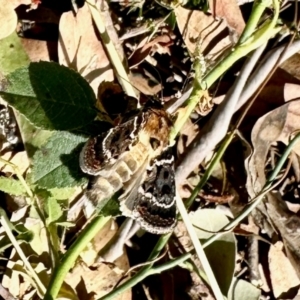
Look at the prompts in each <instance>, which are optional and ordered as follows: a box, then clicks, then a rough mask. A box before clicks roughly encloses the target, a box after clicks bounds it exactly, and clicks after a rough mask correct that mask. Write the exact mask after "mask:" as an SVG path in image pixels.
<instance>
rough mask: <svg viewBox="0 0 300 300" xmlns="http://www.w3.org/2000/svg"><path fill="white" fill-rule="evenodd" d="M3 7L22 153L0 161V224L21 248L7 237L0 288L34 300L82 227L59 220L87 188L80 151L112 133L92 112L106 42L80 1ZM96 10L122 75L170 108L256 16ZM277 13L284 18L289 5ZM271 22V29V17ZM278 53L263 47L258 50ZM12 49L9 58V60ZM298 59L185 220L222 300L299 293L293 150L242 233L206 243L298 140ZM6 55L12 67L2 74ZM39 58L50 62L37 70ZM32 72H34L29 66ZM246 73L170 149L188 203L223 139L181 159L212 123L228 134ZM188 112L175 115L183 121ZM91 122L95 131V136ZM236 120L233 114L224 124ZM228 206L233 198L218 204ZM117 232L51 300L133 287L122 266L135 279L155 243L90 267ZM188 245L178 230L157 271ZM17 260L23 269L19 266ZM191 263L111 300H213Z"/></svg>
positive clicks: (97, 240) (105, 70)
mask: <svg viewBox="0 0 300 300" xmlns="http://www.w3.org/2000/svg"><path fill="white" fill-rule="evenodd" d="M4 2H5V3H6V2H9V1H4ZM9 5H10V4H8V3H7V6H6V7H7V9H8V10H9V11H8V13H7V14H4V15H3V16H2V17H1V18H2V19H1V20H2V21H3V22H2V23H3V24H5V26H6V27H5V28H4V27H3V28H2V29H3V30H1V33H2V34H3V37H2V40H0V45H2V47H0V49H1V48H2V51H3V55H2V53H1V59H0V71H1V73H2V75H3V76H5V79H4V80H3V81H2V82H1V97H2V98H3V99H4V100H5V101H7V103H8V104H9V105H11V106H12V107H13V108H14V109H15V116H16V120H17V123H18V126H19V131H20V133H19V134H20V139H19V140H20V142H19V144H18V145H17V146H15V145H9V146H8V147H7V148H4V149H2V150H1V151H2V153H1V158H2V160H1V177H0V190H1V191H2V192H3V193H2V197H3V203H5V201H6V206H4V205H3V206H4V207H5V209H6V213H5V212H3V213H2V214H1V218H0V221H1V223H2V225H3V227H4V224H8V225H9V226H8V228H10V230H11V231H12V232H13V233H14V236H15V237H16V242H17V243H19V245H20V246H21V248H20V249H21V250H19V249H18V248H17V247H16V246H15V244H14V243H15V242H14V241H13V240H10V239H8V237H9V236H10V235H9V234H8V233H7V232H6V231H5V230H2V231H1V233H0V244H1V247H2V248H1V249H2V257H3V262H5V263H4V264H3V266H4V267H5V268H6V269H5V275H4V276H3V277H2V280H1V284H2V285H3V287H4V288H6V291H7V293H8V294H9V295H10V296H13V297H15V298H18V299H43V298H44V296H45V295H44V294H45V289H47V288H49V287H50V286H51V284H50V285H49V282H50V280H53V274H54V272H53V270H54V269H57V267H58V266H59V265H60V263H61V262H62V261H63V260H64V259H66V257H67V255H68V253H69V252H68V251H69V249H70V248H72V244H73V243H74V241H75V240H76V238H77V236H78V232H79V231H81V229H82V228H83V227H84V226H85V223H86V220H85V219H84V217H83V216H82V215H80V207H79V212H78V213H79V215H80V216H79V217H78V219H77V220H76V222H75V223H74V221H70V220H68V219H67V215H68V214H67V211H68V210H69V205H70V204H69V203H71V202H72V203H75V205H76V203H77V202H78V203H80V200H81V199H80V198H81V197H82V194H83V191H84V189H85V188H86V182H87V178H85V177H84V175H83V174H81V172H80V171H79V162H78V155H79V152H80V149H81V147H82V144H83V142H84V141H85V140H86V139H87V137H88V136H89V135H93V134H95V130H98V132H99V133H100V132H101V130H102V131H105V130H107V125H104V122H106V121H107V120H109V118H106V117H101V114H100V112H99V111H98V109H99V106H98V105H97V108H98V109H96V108H95V107H94V106H95V105H96V101H97V102H98V101H99V103H101V99H100V100H99V99H98V100H96V99H97V97H98V96H99V95H98V91H99V84H100V83H101V82H103V81H113V80H114V79H115V77H114V72H113V69H114V67H115V65H114V62H112V61H111V60H110V59H109V58H108V57H109V55H107V54H108V53H107V52H106V50H105V47H104V44H103V41H102V43H101V39H100V37H99V33H98V32H97V29H96V27H97V26H96V25H97V24H96V22H95V20H93V18H92V15H91V13H90V9H89V7H88V5H87V3H85V4H84V5H83V3H82V5H80V6H77V4H75V3H73V2H72V4H71V3H70V4H66V3H65V4H61V3H56V2H53V3H52V4H46V3H43V2H39V1H32V3H31V4H28V3H26V5H27V6H24V5H23V6H22V2H17V3H16V4H13V6H11V7H9ZM97 5H98V8H99V9H100V11H101V16H102V18H103V20H104V21H105V24H106V29H107V32H108V35H109V37H110V39H111V40H112V41H113V42H114V44H115V47H116V49H117V52H118V55H119V56H120V58H121V59H122V60H123V62H124V66H125V69H126V70H127V72H130V73H131V75H130V78H133V79H132V83H133V84H134V83H135V82H136V83H138V82H139V84H140V86H142V91H143V92H145V94H147V95H156V96H158V97H161V96H162V97H163V99H164V100H165V101H166V105H172V103H173V102H174V103H176V102H177V101H178V102H180V98H181V97H182V98H183V97H187V98H188V93H190V91H191V90H192V86H193V80H195V79H194V78H195V76H197V75H195V73H196V74H197V72H196V71H195V69H194V68H195V67H194V65H193V61H194V60H195V59H197V58H199V49H200V53H202V54H203V55H204V59H203V61H204V62H203V72H206V73H209V72H210V70H213V69H214V67H215V63H216V62H217V61H222V60H223V59H224V58H225V57H226V55H228V53H230V51H232V50H230V49H231V47H232V46H233V45H234V44H236V43H237V45H239V43H241V44H242V45H243V43H242V42H240V40H239V39H240V37H241V36H242V37H243V30H244V29H245V28H246V29H247V26H246V27H245V23H246V24H247V22H248V21H249V19H248V17H245V16H249V14H250V12H251V5H250V4H247V5H241V6H237V4H236V2H234V1H221V2H216V3H210V10H208V11H201V10H197V9H196V8H195V7H194V6H193V5H194V4H191V3H185V4H183V5H182V6H181V5H180V4H179V3H168V4H165V3H160V2H149V3H140V4H136V3H131V2H130V1H129V2H128V1H126V2H112V3H110V7H108V5H107V4H106V3H104V6H101V5H99V3H98V4H97ZM268 5H269V6H270V4H268ZM13 7H15V8H16V9H15V10H13ZM199 7H203V8H205V7H207V3H203V2H202V3H199ZM286 9H287V10H288V11H289V12H290V15H293V12H294V7H293V6H291V7H289V8H286ZM268 14H269V15H268V16H269V17H270V10H269V11H268ZM14 16H17V20H18V27H17V24H16V22H15V19H14V18H15V17H14ZM265 16H267V14H266V15H265ZM4 18H8V21H5V19H4ZM281 21H282V22H283V23H286V24H288V22H291V21H292V20H289V18H288V17H286V15H284V14H282V16H281ZM15 30H17V32H18V36H16V34H15ZM45 41H46V42H45ZM284 42H285V41H283V42H279V43H278V42H277V43H278V44H277V45H275V46H282V45H284ZM11 45H13V47H10V46H11ZM295 45H296V46H297V41H296V42H294V45H293V46H295ZM275 46H274V45H272V44H271V43H270V44H269V48H268V49H267V50H266V51H269V50H270V49H271V47H275ZM296 46H295V47H296ZM9 47H10V48H11V49H12V50H11V54H10V55H11V57H9V56H7V53H6V54H4V53H5V52H4V50H5V51H6V52H7V49H9ZM237 47H238V46H237ZM291 49H293V48H292V47H291ZM0 51H1V50H0ZM266 51H265V52H264V53H266ZM268 53H269V52H268ZM27 55H28V57H29V59H28V57H26V56H27ZM290 55H291V54H290ZM297 55H298V54H295V55H294V56H292V57H291V58H290V59H289V60H286V61H285V62H284V64H282V65H281V66H280V67H281V68H279V69H277V71H276V72H275V73H274V75H273V77H272V78H271V79H270V80H269V82H268V83H267V85H266V86H265V87H264V88H263V89H262V91H261V93H260V95H259V97H258V99H257V100H256V101H255V102H254V104H253V106H252V108H251V109H250V111H249V112H248V113H247V114H246V117H245V118H244V122H243V123H242V124H241V126H240V128H239V134H238V135H236V137H235V139H234V140H233V141H232V143H231V145H230V147H229V148H228V150H227V151H226V152H225V155H224V158H223V159H222V160H221V162H220V163H219V164H217V166H216V169H215V170H214V172H212V174H211V177H210V178H209V179H208V181H207V182H206V185H204V186H203V187H202V188H201V190H200V191H198V192H197V194H196V198H195V200H196V201H194V202H193V203H192V206H191V207H190V208H189V212H190V220H191V221H192V224H193V225H194V227H195V230H196V232H197V233H198V238H199V239H200V241H201V242H202V243H204V246H205V247H206V248H205V252H206V256H207V259H208V261H209V263H210V265H211V268H212V271H213V274H214V276H215V278H216V281H217V283H218V289H219V290H220V291H221V293H222V294H223V295H224V296H226V297H227V298H228V299H296V298H297V295H299V293H298V289H299V286H300V283H299V276H300V270H299V253H298V252H299V251H298V249H299V238H298V236H299V230H300V229H299V228H300V222H299V218H298V211H299V180H300V172H299V170H300V168H299V165H300V164H299V151H300V150H299V146H298V145H299V144H298V145H296V146H295V147H294V148H293V152H292V154H291V157H290V163H289V164H288V163H286V164H285V165H284V166H283V168H282V170H281V172H280V173H279V177H278V178H277V180H281V182H279V185H277V186H275V187H274V189H272V191H269V193H267V195H266V196H265V198H264V199H263V200H262V201H261V202H260V204H259V205H258V206H257V208H256V209H254V210H253V211H252V214H251V216H248V217H246V216H245V218H244V220H243V221H242V223H241V224H240V227H241V228H244V229H245V228H246V231H245V230H244V231H241V230H238V229H235V230H234V231H233V232H223V234H221V235H220V236H218V238H216V240H214V241H212V242H210V239H212V238H213V239H214V237H215V236H217V232H219V234H220V233H222V228H223V227H224V226H226V224H230V223H228V222H230V221H231V220H232V219H234V218H235V217H237V215H238V214H239V213H240V212H241V211H242V210H243V209H244V208H245V207H246V206H247V203H248V202H249V201H250V199H253V198H255V197H256V196H257V194H258V193H260V192H261V190H262V188H263V186H264V185H265V183H266V180H267V179H266V178H267V177H268V174H270V172H271V171H272V170H273V169H274V168H275V167H276V164H277V163H278V160H279V158H280V157H281V155H282V153H283V151H284V148H285V147H286V146H288V145H289V143H290V140H291V138H293V137H294V136H295V134H296V133H297V132H298V131H299V122H298V119H299V117H298V116H299V100H298V99H299V79H298V77H299V76H298V73H297V67H298V59H297ZM14 57H16V60H15V61H14V62H10V60H14ZM267 58H268V57H267ZM40 60H43V61H48V62H40V63H38V61H40ZM29 61H30V62H36V63H35V64H33V63H31V64H30V65H28V64H29ZM49 61H56V62H58V63H59V65H64V66H66V67H67V68H62V67H60V66H59V65H58V64H54V63H50V62H49ZM264 64H265V65H266V64H267V62H266V61H265V62H264ZM241 67H242V61H241V60H239V61H238V62H236V63H235V64H234V65H233V66H232V67H231V66H228V67H227V69H226V73H225V74H224V75H223V74H220V77H219V80H218V82H216V83H215V84H214V85H213V86H211V87H210V89H209V93H210V97H212V99H211V100H208V99H209V98H206V99H207V100H205V99H204V100H203V99H200V98H199V99H198V101H199V103H200V101H204V102H201V105H199V106H198V107H197V108H196V109H195V110H194V111H193V112H192V113H191V114H190V115H189V119H188V122H186V124H185V126H184V127H183V128H181V130H180V134H179V143H178V144H177V145H176V146H175V147H174V148H175V149H176V152H177V153H176V154H177V155H176V161H177V165H178V166H180V163H181V161H182V160H183V159H185V161H187V162H188V163H189V170H190V171H189V172H188V173H191V174H189V176H188V178H187V179H188V180H186V178H185V176H184V178H183V180H182V182H178V191H179V193H180V194H181V195H182V196H183V197H184V198H189V197H190V195H191V193H192V192H193V189H194V188H195V186H197V184H198V181H199V180H200V179H201V178H202V176H203V174H204V172H205V171H207V170H208V168H209V164H210V162H211V160H212V159H213V157H214V153H217V152H218V151H219V145H218V144H219V141H220V140H221V139H222V138H223V137H221V139H219V140H218V142H214V143H215V144H211V145H210V146H209V147H208V146H206V147H207V149H208V150H209V151H207V153H206V152H205V155H203V159H202V162H201V163H195V161H191V159H190V158H189V151H190V149H191V147H193V145H196V143H197V139H199V136H201V134H203V132H205V130H207V128H212V127H207V124H208V123H209V122H215V123H217V124H220V125H218V126H221V127H222V126H223V127H224V128H223V129H225V127H227V126H228V125H229V122H228V125H227V124H225V123H222V122H219V123H218V122H217V121H218V119H219V120H222V119H224V120H225V119H226V118H230V119H231V118H232V116H233V113H234V111H235V109H234V108H232V109H231V111H230V115H229V116H228V115H226V101H227V100H226V97H225V98H224V95H225V94H228V91H229V89H230V87H231V86H232V83H233V81H234V80H235V79H236V77H237V74H240V76H242V75H241V74H243V73H242V72H241ZM39 68H40V69H39ZM261 68H262V67H261ZM129 70H130V71H129ZM74 71H76V73H75V72H74ZM78 74H80V75H81V76H82V77H81V76H79V75H78ZM252 74H255V72H254V73H252ZM221 75H222V76H221ZM83 78H84V79H83ZM196 79H197V78H196ZM247 79H248V78H247ZM87 82H88V83H89V85H88V84H87ZM249 83H250V81H248V82H247V84H249ZM253 92H254V90H253ZM242 97H243V94H241V98H242ZM140 98H141V103H145V102H146V101H147V98H146V97H144V96H143V95H141V96H140ZM112 99H113V98H112ZM217 99H222V100H221V102H220V100H217ZM205 101H211V102H205ZM210 103H214V105H215V106H218V105H219V106H220V107H221V108H222V110H223V111H221V113H219V114H215V113H214V112H215V111H217V110H218V109H217V108H213V105H211V104H210ZM237 106H238V105H237ZM203 107H209V109H208V111H207V113H206V114H202V109H203ZM238 107H240V106H238ZM238 107H237V108H238ZM185 111H186V110H185V109H182V110H181V113H184V112H185ZM240 113H241V110H238V114H240ZM97 114H98V121H99V120H100V123H99V124H98V125H99V126H98V127H95V126H94V120H95V118H96V116H97ZM99 116H100V117H99ZM212 118H213V119H212ZM230 119H229V120H230ZM235 119H236V116H233V119H232V120H233V121H234V120H235ZM174 120H175V121H176V113H175V114H174ZM222 124H223V125H222ZM232 124H234V122H233V123H232ZM1 126H2V125H1ZM104 128H105V129H104ZM230 128H231V127H229V131H230ZM216 129H217V128H216ZM220 129H221V128H220V127H219V131H221V130H220ZM6 130H9V128H7V129H6ZM216 131H218V130H216ZM222 132H223V131H222ZM216 140H217V139H216ZM200 141H201V140H200ZM246 148H247V149H248V150H247V151H246ZM249 149H251V150H252V153H251V154H249ZM188 158H189V159H188ZM22 178H25V182H23V181H22ZM212 199H219V200H220V201H219V202H216V201H211V200H212ZM224 199H228V200H227V201H221V200H224ZM209 200H210V201H209ZM105 209H106V214H108V215H113V216H115V215H116V214H117V212H116V210H113V209H112V208H109V207H107V208H105ZM6 215H7V216H8V217H9V219H7V218H6ZM119 221H120V218H118V219H117V222H115V221H112V220H111V221H108V222H107V223H106V225H105V226H104V227H103V228H102V230H101V231H99V232H98V233H97V235H96V236H95V237H94V239H93V240H92V242H91V243H89V244H87V245H86V249H85V250H84V251H82V253H81V257H80V258H78V259H77V260H76V263H75V264H74V265H73V266H72V269H71V270H70V272H69V273H68V274H67V276H66V278H65V282H64V283H63V284H62V286H61V288H60V292H59V294H58V299H99V298H101V297H102V298H101V299H106V298H105V295H106V294H108V293H110V292H113V291H114V290H116V287H117V286H121V287H122V284H123V282H124V281H125V280H130V279H129V278H130V276H131V277H132V278H134V276H137V275H138V274H139V269H135V270H132V271H131V272H130V274H131V275H130V276H129V277H128V276H127V275H126V276H125V274H126V272H127V271H128V270H129V268H130V266H134V265H140V268H141V266H142V265H143V264H145V262H146V261H147V257H148V256H149V255H150V252H151V250H152V249H153V248H154V246H155V243H156V242H157V240H158V237H156V236H152V235H150V234H149V233H146V234H145V233H144V234H143V235H142V236H139V237H137V236H135V237H133V238H132V240H131V241H129V239H126V243H127V244H129V243H130V244H131V247H130V248H127V250H126V251H125V250H124V253H123V255H122V256H121V257H120V258H118V259H117V260H116V261H115V262H114V263H113V264H105V263H104V262H101V261H99V251H100V250H101V249H102V248H103V247H104V246H105V244H107V243H108V241H109V240H111V239H112V237H113V236H114V235H115V233H116V232H117V227H118V226H119V224H120V222H119ZM222 222H223V223H222ZM5 228H6V227H5ZM247 230H248V231H247ZM241 232H243V234H241ZM200 233H202V234H200ZM249 233H250V234H249ZM209 243H210V244H209ZM122 247H123V246H122ZM193 247H194V246H193V244H192V243H191V241H190V239H189V237H188V233H187V231H186V228H185V225H184V224H183V223H182V221H179V222H178V226H177V228H176V229H175V231H174V234H173V237H172V239H171V240H170V241H169V246H168V248H167V250H166V252H165V254H164V255H163V254H162V255H161V257H160V256H159V259H158V261H157V262H156V265H155V266H160V265H162V264H163V263H168V262H170V261H172V258H173V260H174V259H176V258H178V257H181V256H182V255H187V253H188V252H189V251H191V250H192V249H193ZM20 251H21V252H23V253H24V254H25V258H26V261H27V263H29V264H30V265H31V267H32V271H31V270H30V269H28V267H27V266H28V265H26V267H25V264H26V262H25V264H24V260H22V259H21V260H20V257H22V256H21V254H20ZM190 258H191V259H190V260H189V261H184V262H181V263H178V264H177V266H176V268H171V269H169V270H168V272H163V273H160V272H159V273H158V274H156V275H155V276H152V277H149V278H147V279H146V280H144V281H143V282H142V283H141V282H140V283H139V284H137V285H135V286H133V287H132V290H127V291H125V292H123V294H121V295H120V296H116V299H131V298H132V297H141V296H140V295H141V294H143V297H144V298H149V299H152V298H157V299H163V298H165V296H166V295H170V294H172V295H173V297H172V298H174V299H199V298H200V297H201V299H202V298H203V299H214V298H215V297H216V298H218V296H216V293H215V291H216V289H215V287H213V285H212V284H211V282H210V279H207V277H206V276H205V274H203V270H202V265H203V262H202V261H201V259H200V260H199V257H197V256H196V255H195V254H193V255H192V256H191V257H190ZM170 259H171V260H170ZM148 263H149V262H148ZM150 269H151V268H150ZM254 271H255V272H256V273H255V272H254ZM32 272H34V273H36V275H37V277H34V276H32ZM254 273H255V275H253V274H254ZM283 274H284V280H283V278H282V277H283ZM123 276H124V278H123ZM37 278H38V279H39V280H37ZM16 287H18V288H16ZM214 294H215V296H214ZM137 295H138V296H137ZM48 296H49V295H48ZM46 297H47V296H46ZM55 297H56V296H55ZM5 299H9V298H8V297H7V296H6V298H5ZM44 299H49V298H44ZM139 299H141V298H139Z"/></svg>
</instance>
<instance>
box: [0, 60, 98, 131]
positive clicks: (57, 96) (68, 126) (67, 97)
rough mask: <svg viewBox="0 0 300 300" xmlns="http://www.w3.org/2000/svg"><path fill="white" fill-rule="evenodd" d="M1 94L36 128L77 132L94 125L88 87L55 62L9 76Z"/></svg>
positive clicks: (79, 78)
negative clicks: (4, 89) (81, 128)
mask: <svg viewBox="0 0 300 300" xmlns="http://www.w3.org/2000/svg"><path fill="white" fill-rule="evenodd" d="M7 80H8V87H7V89H6V91H5V92H1V93H0V95H1V96H2V97H3V98H4V99H5V100H6V101H7V102H8V103H9V104H10V105H11V106H13V107H14V108H15V109H17V110H18V111H19V112H20V113H21V114H23V115H24V116H25V117H26V118H27V119H28V120H29V121H30V122H32V123H33V124H34V125H35V126H36V127H40V128H42V129H46V130H74V129H77V128H80V127H83V126H85V125H87V124H89V123H91V122H92V121H93V120H94V119H95V117H96V115H97V111H96V109H95V107H94V105H95V102H96V99H95V95H94V92H93V90H92V88H91V87H90V86H89V84H88V83H87V82H86V81H85V80H84V79H83V78H82V77H81V76H80V75H79V74H78V73H76V72H75V71H73V70H71V69H68V68H66V67H64V66H60V65H58V64H56V63H50V62H38V63H31V64H30V65H29V67H25V68H20V69H18V70H16V71H14V72H13V73H11V74H9V75H8V77H7Z"/></svg>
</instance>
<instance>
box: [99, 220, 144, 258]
mask: <svg viewBox="0 0 300 300" xmlns="http://www.w3.org/2000/svg"><path fill="white" fill-rule="evenodd" d="M139 229H140V226H139V225H138V223H137V222H135V221H134V220H133V219H131V218H126V220H125V221H124V222H123V224H122V225H121V227H120V228H119V230H118V232H117V233H116V234H115V235H114V236H113V238H112V239H111V240H110V241H109V242H108V243H107V244H106V245H105V247H104V248H103V249H101V251H100V252H99V256H98V259H97V263H99V262H103V261H105V262H110V263H112V262H114V261H115V260H116V259H117V258H119V257H120V256H121V255H122V254H123V252H124V246H125V244H127V243H128V242H129V240H130V239H131V238H132V236H133V235H135V234H136V232H137V231H138V230H139Z"/></svg>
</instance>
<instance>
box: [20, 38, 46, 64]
mask: <svg viewBox="0 0 300 300" xmlns="http://www.w3.org/2000/svg"><path fill="white" fill-rule="evenodd" d="M20 41H21V44H22V46H23V49H24V50H25V52H26V53H27V55H28V57H29V59H30V61H32V62H38V61H40V60H43V61H49V60H50V57H49V48H48V47H49V43H51V42H49V41H40V40H32V39H20Z"/></svg>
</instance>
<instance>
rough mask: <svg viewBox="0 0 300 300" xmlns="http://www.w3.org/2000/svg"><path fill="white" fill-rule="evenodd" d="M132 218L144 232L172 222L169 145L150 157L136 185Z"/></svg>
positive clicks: (172, 178)
mask: <svg viewBox="0 0 300 300" xmlns="http://www.w3.org/2000/svg"><path fill="white" fill-rule="evenodd" d="M132 211H133V213H132V218H134V219H135V220H136V221H137V222H138V223H139V224H140V226H141V227H142V228H143V229H145V230H146V231H148V232H151V233H156V234H164V233H168V232H171V231H172V230H173V228H174V227H175V225H176V213H177V209H176V186H175V171H174V157H173V155H172V153H171V151H170V150H169V149H167V150H166V151H164V152H163V153H162V154H161V155H160V156H159V157H157V158H156V159H154V160H153V162H152V163H151V165H150V166H149V167H148V168H147V173H146V176H145V178H144V181H143V182H142V184H141V185H140V187H139V188H138V192H137V196H136V199H135V201H134V204H133V210H132Z"/></svg>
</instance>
